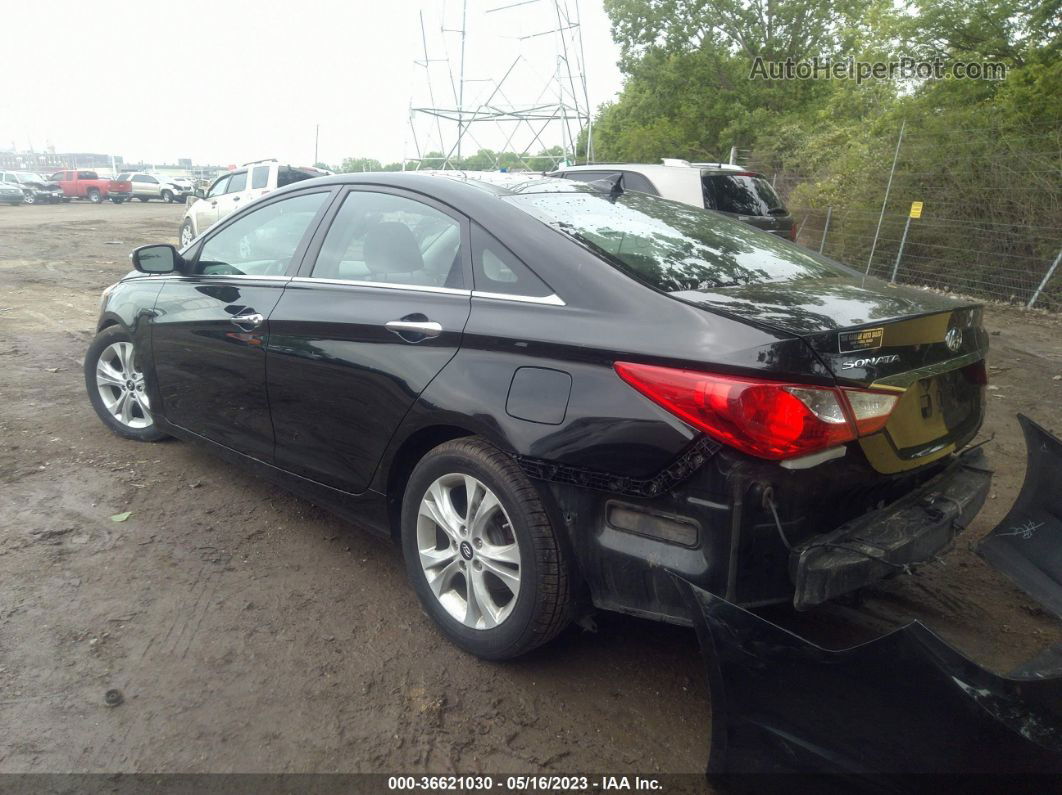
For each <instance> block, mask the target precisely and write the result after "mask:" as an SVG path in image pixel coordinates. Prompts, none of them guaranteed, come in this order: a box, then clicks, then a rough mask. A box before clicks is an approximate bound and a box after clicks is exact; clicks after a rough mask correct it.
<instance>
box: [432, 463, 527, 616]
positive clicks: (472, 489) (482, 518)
mask: <svg viewBox="0 0 1062 795" xmlns="http://www.w3.org/2000/svg"><path fill="white" fill-rule="evenodd" d="M417 551H418V553H419V560H420V566H421V568H422V569H423V571H424V576H425V578H426V579H427V582H428V587H429V588H430V589H431V592H432V593H433V594H434V595H435V598H436V599H438V600H439V603H440V604H441V605H442V606H443V608H444V609H445V610H446V612H447V613H449V614H450V615H451V616H452V617H453V618H454V619H456V620H457V621H459V622H461V623H462V624H464V625H465V626H466V627H470V628H472V629H491V628H493V627H496V626H498V625H499V624H501V623H502V622H504V621H505V620H506V619H507V618H508V617H509V615H510V614H511V613H512V611H513V607H515V605H516V598H517V596H519V594H520V575H521V565H520V547H519V545H518V544H517V541H516V536H515V534H514V533H513V528H512V523H511V522H510V521H509V516H508V514H507V513H506V512H505V508H504V507H503V506H502V504H501V502H500V501H499V499H498V497H497V495H495V493H494V492H493V491H491V490H490V489H489V488H488V487H487V486H486V485H485V484H483V483H482V482H481V481H479V480H477V479H476V478H474V477H472V476H471V475H465V474H460V473H453V474H448V475H443V476H442V477H440V478H438V479H437V480H436V481H435V482H434V483H432V484H431V486H429V487H428V489H427V491H426V492H425V494H424V496H423V497H422V498H421V501H420V509H419V511H418V514H417Z"/></svg>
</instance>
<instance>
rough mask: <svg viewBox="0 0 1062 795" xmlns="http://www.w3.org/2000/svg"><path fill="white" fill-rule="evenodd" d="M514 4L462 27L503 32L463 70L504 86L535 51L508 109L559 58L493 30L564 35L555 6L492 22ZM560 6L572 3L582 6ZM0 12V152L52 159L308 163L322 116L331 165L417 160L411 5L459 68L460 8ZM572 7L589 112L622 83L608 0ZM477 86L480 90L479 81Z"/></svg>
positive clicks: (298, 0)
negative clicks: (32, 152)
mask: <svg viewBox="0 0 1062 795" xmlns="http://www.w3.org/2000/svg"><path fill="white" fill-rule="evenodd" d="M515 2H517V0H469V8H470V11H469V14H470V16H471V17H472V20H470V23H469V25H468V29H469V30H470V31H473V30H486V28H483V26H478V27H477V24H476V22H475V20H478V19H481V18H485V19H490V20H493V22H494V26H493V29H492V30H490V31H488V32H487V33H485V34H484V37H482V38H481V39H480V40H479V42H477V41H476V39H475V37H473V36H472V35H471V33H470V35H469V39H468V47H469V55H468V56H466V59H467V60H466V63H468V64H469V69H467V70H466V75H467V76H468V77H469V78H471V79H473V80H475V79H476V78H481V79H482V80H483V81H489V80H491V79H495V80H496V79H497V78H499V77H500V76H501V75H502V74H504V72H505V70H506V68H507V66H508V65H509V62H510V60H511V58H512V56H513V54H514V53H515V54H520V53H521V52H522V51H526V53H527V62H526V63H524V64H522V66H524V67H528V70H529V71H527V73H526V74H524V75H518V74H516V73H514V75H513V77H512V79H511V81H510V82H508V83H507V84H506V86H505V87H506V89H507V90H508V92H509V99H510V101H511V102H512V103H513V104H520V103H521V102H522V101H529V100H526V99H524V98H525V97H530V98H532V99H533V98H534V97H536V96H538V95H539V93H540V92H541V88H542V86H541V85H539V83H538V82H537V80H538V78H536V77H535V76H534V75H536V74H537V75H539V76H541V75H547V77H546V78H544V79H545V81H546V82H547V83H548V74H549V72H550V70H551V69H553V68H554V63H553V62H551V61H550V58H549V57H548V53H547V55H546V56H545V63H539V62H537V61H536V59H539V60H542V57H543V56H542V47H543V45H542V41H543V37H539V38H536V39H534V40H533V41H534V44H533V45H532V44H531V43H529V42H522V41H520V40H519V39H518V37H517V36H516V35H511V36H509V38H508V40H507V41H502V43H501V46H499V44H498V37H497V33H498V30H499V24H500V29H501V30H502V31H503V33H505V32H508V31H512V32H516V33H518V32H520V31H522V32H524V33H528V32H531V33H537V32H540V31H548V30H550V29H551V27H556V18H555V15H554V14H553V10H552V6H553V4H552V3H551V2H547V0H538V2H532V3H528V4H526V5H522V6H520V7H517V8H514V9H511V10H510V11H499V12H494V13H493V14H490V15H484V14H483V12H484V11H485V10H486V9H488V8H496V7H498V6H505V5H509V4H512V3H515ZM567 2H568V5H569V6H570V7H572V8H574V5H575V0H567ZM4 5H5V8H4V32H5V36H4V37H3V39H4V46H3V54H4V60H5V67H4V69H3V70H2V71H0V103H2V105H0V148H4V149H6V148H8V147H11V146H14V147H15V148H16V149H18V150H25V149H29V148H30V147H31V146H32V147H34V148H35V149H36V150H38V151H40V150H43V149H44V148H45V147H46V146H48V145H52V146H54V147H55V149H56V151H59V152H100V153H107V154H116V155H120V156H122V157H123V158H125V160H127V161H130V162H136V161H138V160H141V159H142V160H143V161H145V162H147V163H162V162H169V163H173V162H175V161H176V160H177V158H181V157H190V158H192V159H193V160H194V161H195V162H197V163H203V164H206V163H211V164H220V165H226V164H229V163H243V162H246V161H249V160H254V159H259V158H265V157H277V158H280V159H282V160H288V161H292V162H298V163H309V162H310V161H311V160H312V158H313V153H314V125H315V123H318V122H319V123H320V144H319V159H321V160H323V161H325V162H328V163H338V162H340V161H341V160H342V159H343V158H344V157H349V156H362V157H375V158H377V159H379V160H381V161H383V162H388V161H395V160H399V159H401V158H402V157H403V155H406V156H412V155H413V154H414V153H415V152H414V149H413V145H412V143H411V142H410V134H409V128H410V125H409V106H410V102H411V99H417V98H418V97H420V96H422V95H423V93H424V89H425V86H426V85H427V84H426V82H425V80H424V75H423V70H422V69H418V68H417V67H415V66H414V64H413V61H414V59H416V58H420V57H421V53H422V42H421V33H420V23H419V16H418V12H419V11H421V10H424V12H425V19H426V23H427V24H426V27H427V28H428V37H429V50H430V52H429V54H430V55H431V57H432V58H442V57H443V54H444V53H443V50H445V51H446V54H449V55H450V57H451V61H452V62H453V63H454V68H455V69H456V58H457V54H456V51H451V50H456V46H455V43H456V41H457V38H456V34H452V33H451V34H443V33H441V32H440V30H439V28H440V27H441V25H440V18H441V17H443V16H445V18H446V19H448V20H450V22H451V23H452V24H453V26H454V27H459V24H457V20H459V18H460V17H459V15H460V7H461V0H445V2H444V0H273V1H272V2H270V1H269V0H256V1H255V2H243V1H238V0H209V1H207V0H182V1H181V2H158V1H157V0H91V1H90V2H57V1H56V0H26V1H24V2H18V3H15V2H8V3H5V4H4ZM579 8H580V11H581V14H582V32H583V46H584V51H585V58H586V64H587V69H586V71H587V76H588V84H589V93H590V101H591V104H592V105H593V106H594V107H596V106H597V105H599V104H600V103H601V102H604V101H606V100H608V99H611V98H612V97H613V96H614V95H615V94H616V93H617V92H618V91H619V89H620V87H621V81H620V75H619V71H618V69H617V68H616V63H615V62H616V60H617V57H618V53H617V50H616V47H615V45H614V44H613V43H612V40H611V38H610V35H609V24H608V18H607V16H606V15H605V13H604V11H603V10H602V8H601V0H581V2H580V3H579ZM488 35H490V36H493V38H492V39H490V40H489V41H488V39H487V38H486V37H487V36H488ZM544 38H546V39H547V40H548V39H549V37H544ZM524 48H526V50H525V49H524ZM433 68H436V69H445V64H442V65H439V66H436V67H433ZM468 85H469V86H470V88H469V90H468V93H469V94H471V95H472V96H473V97H475V96H476V95H477V94H476V90H477V89H476V88H475V85H476V84H475V83H469V84H468ZM478 85H479V86H480V87H482V86H484V85H489V83H488V82H480V83H479V84H478ZM446 99H448V98H446V97H439V96H436V102H437V104H439V105H442V104H452V102H453V101H452V99H450V100H449V103H445V102H444V100H446ZM466 100H467V97H466ZM416 104H420V102H419V100H418V101H417V102H416ZM467 104H468V102H467V101H466V105H467ZM499 135H502V131H501V130H497V129H496V130H492V131H488V130H486V129H484V130H483V132H482V135H481V136H480V138H481V141H480V142H481V143H482V144H483V145H485V146H490V147H491V148H500V147H501V145H502V143H503V142H504V137H502V138H498V136H499ZM550 135H551V136H555V137H556V140H548V141H543V143H545V144H558V143H560V140H559V132H553V131H551V132H550ZM444 137H446V133H445V131H444ZM473 148H474V147H473ZM466 151H467V150H466Z"/></svg>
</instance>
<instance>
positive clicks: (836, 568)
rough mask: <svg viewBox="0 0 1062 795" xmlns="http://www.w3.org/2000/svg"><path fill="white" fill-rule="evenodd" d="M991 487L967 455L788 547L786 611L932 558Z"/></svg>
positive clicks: (976, 458)
mask: <svg viewBox="0 0 1062 795" xmlns="http://www.w3.org/2000/svg"><path fill="white" fill-rule="evenodd" d="M991 483H992V473H991V470H989V469H988V467H987V464H986V461H985V455H984V453H983V451H982V450H981V449H980V448H974V449H973V450H970V451H968V452H966V453H964V454H963V455H961V456H959V457H958V458H957V459H956V460H955V461H954V462H952V464H951V465H950V466H949V467H948V468H947V469H945V470H944V471H943V472H941V473H940V474H939V475H937V476H936V477H934V478H933V479H932V480H930V481H928V482H926V483H925V484H924V485H923V486H921V487H920V488H918V489H916V490H915V491H912V492H911V493H910V494H907V495H906V496H904V497H902V498H901V499H899V500H897V501H896V502H894V503H892V504H891V505H888V506H886V507H884V508H880V509H878V510H875V511H871V512H869V513H866V514H863V515H862V516H859V517H857V518H856V519H853V520H852V521H850V522H846V523H845V524H843V525H841V526H840V527H838V528H837V529H836V530H834V531H832V532H830V533H824V534H822V535H817V536H813V537H811V538H809V539H807V540H806V541H804V542H803V543H801V544H799V545H797V546H794V547H793V549H792V550H791V552H790V555H789V574H790V577H791V578H792V580H793V585H794V589H795V591H794V594H793V605H794V606H795V607H796V608H797V609H798V610H803V609H806V608H809V607H812V606H814V605H818V604H822V603H823V602H825V601H828V600H830V599H834V598H836V597H838V596H841V595H843V594H846V593H849V592H851V591H854V590H856V589H858V588H861V587H863V586H865V585H870V584H871V583H873V582H876V581H878V580H880V579H882V578H883V577H885V576H887V575H889V574H890V573H893V572H896V571H904V570H906V569H908V567H910V566H912V565H914V564H917V563H923V562H926V561H927V560H931V559H933V558H934V557H935V556H936V555H937V554H938V553H939V552H940V551H941V550H943V549H944V548H945V547H947V546H948V545H949V544H950V543H951V542H952V540H953V539H954V538H955V536H956V535H957V534H958V533H959V532H960V531H961V530H962V529H964V528H965V527H966V526H967V524H969V522H970V521H971V520H972V519H973V517H974V516H976V515H977V512H978V511H979V510H981V506H982V505H983V504H984V502H985V498H986V497H987V496H988V490H989V487H990V486H991Z"/></svg>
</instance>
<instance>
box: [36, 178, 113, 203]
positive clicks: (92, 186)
mask: <svg viewBox="0 0 1062 795" xmlns="http://www.w3.org/2000/svg"><path fill="white" fill-rule="evenodd" d="M51 179H52V182H58V183H59V187H60V188H62V189H63V197H64V198H65V199H66V200H67V201H69V200H70V199H88V200H89V201H90V202H92V203H93V204H99V203H100V202H101V201H103V200H104V199H110V200H111V201H112V202H114V203H115V204H121V203H122V202H124V201H128V200H129V199H131V198H133V185H132V183H131V182H129V181H128V180H117V179H100V175H99V174H97V173H96V172H95V171H57V172H55V173H54V174H52V177H51Z"/></svg>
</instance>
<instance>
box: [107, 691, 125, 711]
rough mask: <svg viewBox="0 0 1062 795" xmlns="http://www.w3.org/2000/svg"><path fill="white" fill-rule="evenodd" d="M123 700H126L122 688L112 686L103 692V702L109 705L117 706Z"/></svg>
mask: <svg viewBox="0 0 1062 795" xmlns="http://www.w3.org/2000/svg"><path fill="white" fill-rule="evenodd" d="M123 701H125V696H123V695H122V691H121V690H116V689H114V688H111V689H110V690H108V691H107V692H106V693H104V694H103V703H104V704H106V705H107V706H108V707H117V706H118V705H119V704H121V703H122V702H123Z"/></svg>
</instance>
